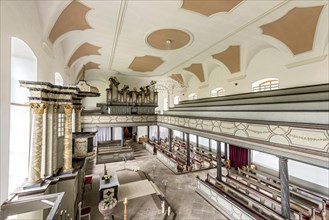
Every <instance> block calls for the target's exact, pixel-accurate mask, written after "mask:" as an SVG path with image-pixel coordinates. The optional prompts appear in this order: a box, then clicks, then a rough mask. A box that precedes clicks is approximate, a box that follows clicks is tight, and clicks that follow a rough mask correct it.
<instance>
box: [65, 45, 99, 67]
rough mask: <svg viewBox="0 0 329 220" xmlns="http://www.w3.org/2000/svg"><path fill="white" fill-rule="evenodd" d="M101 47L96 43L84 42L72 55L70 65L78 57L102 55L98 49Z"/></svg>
mask: <svg viewBox="0 0 329 220" xmlns="http://www.w3.org/2000/svg"><path fill="white" fill-rule="evenodd" d="M99 49H100V47H97V46H95V45H92V44H90V43H84V44H82V45H81V46H80V47H79V48H78V49H77V50H76V51H75V52H74V53H73V55H72V56H71V59H70V61H69V63H68V64H67V65H68V66H69V67H71V65H72V64H73V63H74V61H76V60H77V59H79V58H81V57H84V56H89V55H101V54H100V53H99V52H98V50H99Z"/></svg>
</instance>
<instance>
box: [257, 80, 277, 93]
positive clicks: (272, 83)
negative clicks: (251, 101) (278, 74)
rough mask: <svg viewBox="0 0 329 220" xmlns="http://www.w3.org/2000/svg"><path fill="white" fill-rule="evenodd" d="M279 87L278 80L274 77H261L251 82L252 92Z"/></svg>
mask: <svg viewBox="0 0 329 220" xmlns="http://www.w3.org/2000/svg"><path fill="white" fill-rule="evenodd" d="M275 89H279V80H278V79H276V78H267V79H262V80H259V81H257V82H254V83H253V84H252V91H253V92H261V91H270V90H275Z"/></svg>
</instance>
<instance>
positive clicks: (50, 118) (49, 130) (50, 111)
mask: <svg viewBox="0 0 329 220" xmlns="http://www.w3.org/2000/svg"><path fill="white" fill-rule="evenodd" d="M45 120H46V123H45V124H46V129H45V138H46V140H45V143H46V148H45V149H46V152H45V155H46V158H45V176H49V175H52V173H53V168H52V166H53V162H52V160H53V156H52V154H53V138H54V137H53V128H54V126H53V124H54V107H53V106H48V107H47V111H46V115H45Z"/></svg>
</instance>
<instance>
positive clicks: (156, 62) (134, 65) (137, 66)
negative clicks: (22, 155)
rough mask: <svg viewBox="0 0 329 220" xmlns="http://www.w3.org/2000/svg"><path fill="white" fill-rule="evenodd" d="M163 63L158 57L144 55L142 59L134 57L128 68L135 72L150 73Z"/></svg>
mask: <svg viewBox="0 0 329 220" xmlns="http://www.w3.org/2000/svg"><path fill="white" fill-rule="evenodd" d="M163 62H164V61H163V60H162V59H161V58H160V57H155V56H150V55H145V56H143V57H135V58H134V60H133V62H131V64H130V65H129V67H128V68H129V69H131V70H134V71H137V72H150V71H153V70H155V69H156V68H157V67H158V66H160V65H161V64H162V63H163Z"/></svg>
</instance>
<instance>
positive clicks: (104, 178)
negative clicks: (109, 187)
mask: <svg viewBox="0 0 329 220" xmlns="http://www.w3.org/2000/svg"><path fill="white" fill-rule="evenodd" d="M111 177H112V176H111V175H107V174H105V175H104V176H103V178H102V179H103V180H104V182H105V183H109V182H110V178H111Z"/></svg>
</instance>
